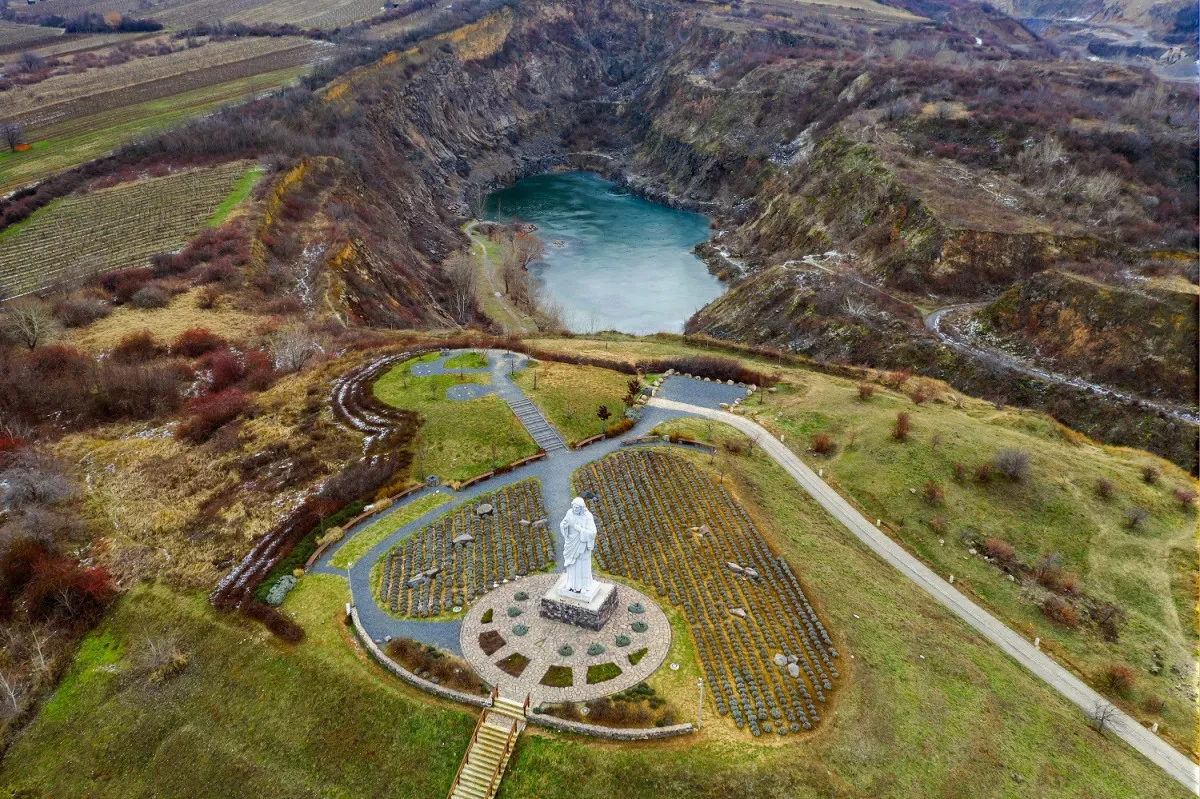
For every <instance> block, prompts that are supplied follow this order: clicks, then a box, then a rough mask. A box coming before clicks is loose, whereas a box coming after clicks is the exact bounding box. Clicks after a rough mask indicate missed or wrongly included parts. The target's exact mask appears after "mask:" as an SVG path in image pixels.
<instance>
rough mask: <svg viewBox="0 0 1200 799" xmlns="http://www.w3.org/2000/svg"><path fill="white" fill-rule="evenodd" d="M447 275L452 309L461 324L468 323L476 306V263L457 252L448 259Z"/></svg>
mask: <svg viewBox="0 0 1200 799" xmlns="http://www.w3.org/2000/svg"><path fill="white" fill-rule="evenodd" d="M446 277H447V279H449V281H450V292H451V295H450V302H451V311H452V312H453V313H454V318H455V319H456V320H457V321H458V323H459V324H466V323H467V322H468V321H469V320H470V318H471V313H472V311H473V310H474V308H475V292H476V287H477V284H478V279H477V275H476V272H475V265H474V264H473V263H471V259H470V257H469V256H467V255H466V254H463V253H457V254H455V255H453V256H451V257H450V259H449V260H448V261H446Z"/></svg>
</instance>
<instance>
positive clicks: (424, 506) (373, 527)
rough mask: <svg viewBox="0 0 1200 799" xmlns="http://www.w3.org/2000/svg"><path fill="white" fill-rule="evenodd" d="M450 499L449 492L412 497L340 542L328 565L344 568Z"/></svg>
mask: <svg viewBox="0 0 1200 799" xmlns="http://www.w3.org/2000/svg"><path fill="white" fill-rule="evenodd" d="M452 499H453V497H451V496H450V495H449V494H442V493H437V494H426V495H425V496H423V497H418V498H417V499H414V500H413V501H412V502H409V503H408V504H407V505H405V506H404V507H402V508H400V510H398V511H395V512H394V513H389V514H388V515H387V516H384V517H383V518H382V519H380V520H379V521H377V522H374V523H373V524H369V525H367V526H366V527H364V528H363V529H361V530H359V531H358V532H357V533H355V534H354V537H353V538H351V539H350V540H349V541H347V542H346V543H344V544H342V546H341V547H340V548H339V549H338V551H337V552H335V553H334V554H333V557H332V558H330V559H329V565H331V566H333V567H334V568H337V569H344V568H346V567H347V566H349V565H350V564H351V563H353V562H354V561H356V560H358V559H359V558H361V557H362V556H363V555H364V554H366V553H367V551H369V550H370V549H371V547H373V546H375V545H376V544H378V543H379V542H380V541H382V540H383V539H385V538H387V537H388V536H389V535H391V534H392V533H394V532H396V531H397V530H399V529H400V528H401V527H403V526H404V525H406V524H408V523H409V522H411V521H415V520H417V519H419V518H421V517H422V516H424V515H425V514H426V513H428V512H429V511H431V510H433V509H434V508H436V507H438V506H440V505H445V504H446V503H447V502H450V501H451V500H452Z"/></svg>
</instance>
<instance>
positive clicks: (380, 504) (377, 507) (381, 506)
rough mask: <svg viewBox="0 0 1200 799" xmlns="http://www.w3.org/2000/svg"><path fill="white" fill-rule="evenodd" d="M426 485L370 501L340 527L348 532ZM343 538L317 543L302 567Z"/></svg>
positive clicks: (305, 566) (422, 489)
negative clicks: (361, 510) (360, 511)
mask: <svg viewBox="0 0 1200 799" xmlns="http://www.w3.org/2000/svg"><path fill="white" fill-rule="evenodd" d="M428 487H429V486H427V485H425V484H423V483H422V484H420V485H415V486H411V487H409V488H406V489H404V490H403V491H401V492H400V493H399V494H396V495H395V496H392V497H385V498H384V499H380V500H377V501H375V502H372V503H371V504H370V505H368V506H367V507H365V508H363V512H362V513H360V514H358V515H357V516H355V517H354V518H353V519H351V520H350V521H348V522H346V523H345V524H344V525H342V529H343V530H345V531H346V532H347V533H349V532H350V531H351V530H353V529H354V528H355V526H357V525H358V524H359V523H360V522H362V521H364V520H366V519H369V518H371V517H372V516H377V515H379V514H380V513H383V512H384V511H385V510H387V509H388V508H390V507H392V506H393V505H395V504H396V503H397V502H399V501H400V500H402V499H406V498H407V497H409V496H410V495H412V494H415V493H417V492H418V491H424V490H425V489H426V488H428ZM344 538H345V536H343V537H342V538H339V539H337V540H336V541H326V542H325V543H323V544H318V545H317V548H316V549H315V550H313V553H312V554H311V555H309V556H308V560H306V561H304V568H305V569H307V568H309V567H311V566H312V565H313V564H314V563H316V562H317V560H318V559H319V558H320V557H321V555H323V554H325V550H327V549H329V548H330V547H331V546H333V545H334V544H336V543H338V541H342V540H344Z"/></svg>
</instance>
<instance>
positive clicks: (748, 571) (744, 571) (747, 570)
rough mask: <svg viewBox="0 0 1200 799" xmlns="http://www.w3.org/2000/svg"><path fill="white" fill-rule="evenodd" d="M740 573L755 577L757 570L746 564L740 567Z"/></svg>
mask: <svg viewBox="0 0 1200 799" xmlns="http://www.w3.org/2000/svg"><path fill="white" fill-rule="evenodd" d="M742 574H744V575H746V576H747V577H757V576H758V571H757V570H755V569H752V568H750V567H749V566H747V567H746V568H745V569H742Z"/></svg>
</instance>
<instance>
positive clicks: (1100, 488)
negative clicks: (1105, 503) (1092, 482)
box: [1096, 477, 1115, 500]
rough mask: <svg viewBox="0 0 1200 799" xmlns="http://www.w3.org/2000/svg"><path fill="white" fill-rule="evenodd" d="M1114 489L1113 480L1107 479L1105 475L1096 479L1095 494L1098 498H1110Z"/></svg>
mask: <svg viewBox="0 0 1200 799" xmlns="http://www.w3.org/2000/svg"><path fill="white" fill-rule="evenodd" d="M1114 489H1115V486H1114V485H1113V481H1112V480H1109V479H1108V478H1107V477H1101V478H1100V479H1099V480H1097V481H1096V494H1097V495H1098V496H1099V497H1100V499H1104V500H1109V499H1112V498H1113V491H1114Z"/></svg>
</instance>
